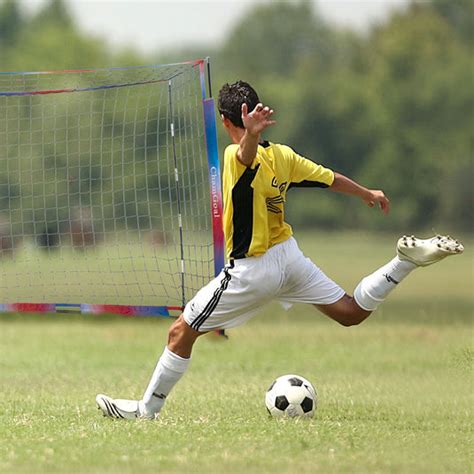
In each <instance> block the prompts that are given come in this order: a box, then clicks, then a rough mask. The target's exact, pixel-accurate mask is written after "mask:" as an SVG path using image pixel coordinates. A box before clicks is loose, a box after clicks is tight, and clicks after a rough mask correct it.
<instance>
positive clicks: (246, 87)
mask: <svg viewBox="0 0 474 474" xmlns="http://www.w3.org/2000/svg"><path fill="white" fill-rule="evenodd" d="M259 102H260V99H259V98H258V94H257V93H256V92H255V89H254V88H253V87H252V86H251V85H250V84H248V83H247V82H244V81H237V82H234V84H224V85H223V86H222V88H221V90H220V91H219V98H218V101H217V108H218V109H219V113H220V114H221V115H223V116H224V117H225V118H228V119H229V120H230V121H231V122H232V123H233V124H234V125H235V126H236V127H240V128H245V127H244V124H243V122H242V104H243V103H245V104H247V107H248V111H249V112H251V111H252V110H253V109H254V108H255V107H256V106H257V104H258V103H259Z"/></svg>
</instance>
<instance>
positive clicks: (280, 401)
mask: <svg viewBox="0 0 474 474" xmlns="http://www.w3.org/2000/svg"><path fill="white" fill-rule="evenodd" d="M289 404H290V402H289V401H288V400H287V399H286V397H285V395H278V397H276V398H275V406H276V407H277V408H278V409H279V410H281V411H285V410H286V409H287V408H288V406H289Z"/></svg>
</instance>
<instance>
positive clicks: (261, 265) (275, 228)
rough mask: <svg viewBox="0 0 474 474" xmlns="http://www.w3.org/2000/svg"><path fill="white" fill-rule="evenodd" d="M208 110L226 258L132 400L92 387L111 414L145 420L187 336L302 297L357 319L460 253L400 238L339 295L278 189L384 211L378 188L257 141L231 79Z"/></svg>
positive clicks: (177, 368) (185, 355)
mask: <svg viewBox="0 0 474 474" xmlns="http://www.w3.org/2000/svg"><path fill="white" fill-rule="evenodd" d="M218 108H219V112H220V114H221V118H222V122H223V125H224V127H225V129H226V131H227V133H228V135H229V137H230V139H231V140H232V142H233V144H231V145H229V146H228V147H227V149H226V150H225V155H224V168H223V193H224V232H225V238H226V250H227V258H228V259H229V263H228V264H227V265H226V266H225V268H224V269H223V270H222V272H221V273H220V275H219V276H218V277H217V278H215V279H214V280H212V281H211V282H210V283H209V284H208V285H206V286H205V287H204V288H202V289H201V290H200V291H199V292H198V293H197V294H196V296H195V297H194V298H193V299H192V300H191V301H190V302H189V303H188V304H187V305H186V307H185V309H184V312H183V314H182V315H181V316H180V317H179V318H178V319H177V321H175V322H174V323H173V324H172V326H171V328H170V330H169V337H168V345H167V346H166V347H165V349H164V352H163V354H162V355H161V357H160V359H159V361H158V363H157V366H156V368H155V371H154V372H153V375H152V378H151V380H150V382H149V385H148V387H147V389H146V391H145V393H144V395H143V398H142V399H141V400H123V399H113V398H110V397H108V396H106V395H97V398H96V401H97V404H98V406H99V408H100V410H102V412H103V414H104V415H105V416H109V417H112V418H126V419H134V418H149V419H153V418H155V417H156V416H157V415H158V413H159V412H160V410H161V408H162V406H163V404H164V402H165V399H166V397H167V396H168V394H169V393H170V391H171V389H172V388H173V386H174V385H175V384H176V383H177V382H178V380H179V379H180V378H181V377H182V375H183V374H184V372H185V371H186V369H187V367H188V364H189V361H190V357H191V351H192V347H193V344H194V342H195V341H196V339H197V338H198V337H199V336H201V335H202V334H205V333H207V332H209V331H213V330H215V329H228V328H232V327H235V326H238V325H240V324H242V323H243V322H245V321H246V320H248V319H249V318H251V317H252V316H253V315H254V314H255V313H256V312H257V311H258V310H259V309H260V308H261V307H262V306H263V305H265V304H266V303H268V302H269V301H271V300H277V301H279V302H280V303H281V304H282V305H283V306H286V307H290V306H291V305H292V304H293V303H309V304H312V305H314V306H315V307H316V308H317V309H319V310H320V311H321V312H322V313H324V314H326V315H327V316H329V317H330V318H332V319H334V320H335V321H337V322H338V323H340V324H342V325H344V326H352V325H355V324H359V323H361V322H362V321H363V320H364V319H366V318H367V317H368V316H369V315H370V314H371V312H372V311H374V310H375V309H376V308H377V306H378V305H379V304H380V303H382V302H383V301H384V299H385V298H386V297H387V296H388V294H389V293H390V292H391V291H392V290H393V289H394V288H395V287H396V286H397V285H398V283H399V282H400V281H402V280H403V279H404V278H405V277H406V276H408V275H409V273H410V272H411V271H413V270H414V269H415V268H417V267H420V266H427V265H430V264H432V263H435V262H438V261H439V260H441V259H443V258H445V257H447V256H449V255H454V254H456V253H460V252H462V251H463V247H462V245H461V244H460V243H459V242H457V241H455V240H453V239H451V238H450V237H449V236H448V237H443V236H436V237H433V238H431V239H427V240H420V239H417V238H415V237H413V236H412V237H402V238H401V239H400V240H399V241H398V244H397V255H396V256H395V258H393V259H392V260H390V261H389V262H388V263H387V264H386V265H384V266H383V267H381V268H379V269H378V270H376V271H375V272H374V273H372V274H371V275H368V276H366V277H365V278H363V279H362V280H361V282H360V283H359V284H358V285H357V287H356V288H355V290H354V296H353V297H352V296H349V295H347V294H346V293H345V292H344V290H342V289H341V288H340V287H339V285H337V284H336V283H335V282H333V281H332V280H331V279H329V278H328V277H327V276H326V275H325V274H324V273H323V272H322V271H321V270H320V269H319V268H318V267H317V266H316V265H315V264H314V263H313V262H312V261H311V260H310V259H309V258H306V257H304V255H303V254H302V252H301V251H300V249H299V248H298V245H297V243H296V240H295V239H294V238H293V237H292V230H291V227H290V226H289V225H288V224H286V223H285V222H284V202H285V199H286V192H287V190H288V189H289V188H291V187H318V188H328V189H330V190H332V191H336V192H341V193H345V194H350V195H352V196H355V197H359V198H360V199H362V201H363V202H364V203H365V204H367V205H368V206H370V207H374V206H378V207H380V209H381V210H382V212H384V213H385V214H388V212H389V200H388V199H387V197H386V196H385V194H384V193H383V191H380V190H374V189H367V188H365V187H363V186H361V185H359V184H357V183H355V182H354V181H352V180H350V179H349V178H347V177H345V176H343V175H342V174H339V173H336V172H333V171H331V170H329V169H327V168H324V167H323V166H321V165H317V164H315V163H313V162H312V161H310V160H307V159H305V158H303V157H301V156H299V155H298V154H296V153H295V152H294V151H293V150H292V149H291V148H290V147H287V146H284V145H277V144H273V143H269V142H267V141H262V139H261V133H262V132H263V131H264V130H265V129H266V128H267V127H269V126H271V125H273V124H274V123H275V122H274V121H273V120H272V116H273V110H271V109H270V108H269V107H266V106H264V105H263V104H262V103H260V100H259V98H258V96H257V93H256V92H255V91H254V89H253V88H252V87H251V86H250V85H249V84H247V83H245V82H242V81H239V82H236V83H235V84H232V85H228V84H226V85H224V86H223V87H222V89H221V90H220V92H219V101H218Z"/></svg>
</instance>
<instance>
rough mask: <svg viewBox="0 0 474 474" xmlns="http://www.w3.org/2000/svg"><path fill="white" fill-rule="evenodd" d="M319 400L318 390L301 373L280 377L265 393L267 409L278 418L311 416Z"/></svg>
mask: <svg viewBox="0 0 474 474" xmlns="http://www.w3.org/2000/svg"><path fill="white" fill-rule="evenodd" d="M317 402H318V399H317V395H316V390H315V389H314V387H313V386H312V385H311V383H310V382H309V381H308V380H306V379H305V378H304V377H301V376H300V375H282V376H281V377H278V378H277V379H276V380H275V381H274V382H273V383H272V384H271V385H270V387H269V389H268V390H267V393H266V394H265V405H266V406H267V410H268V412H269V413H270V414H271V415H272V416H274V417H277V418H281V417H291V418H293V417H296V416H302V417H306V418H311V417H312V416H314V412H315V411H316V406H317Z"/></svg>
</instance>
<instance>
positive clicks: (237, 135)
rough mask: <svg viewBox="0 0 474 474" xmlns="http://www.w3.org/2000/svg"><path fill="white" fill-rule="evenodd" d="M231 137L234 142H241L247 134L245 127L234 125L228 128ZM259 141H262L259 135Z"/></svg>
mask: <svg viewBox="0 0 474 474" xmlns="http://www.w3.org/2000/svg"><path fill="white" fill-rule="evenodd" d="M228 132H229V136H230V139H231V140H232V143H235V144H237V145H238V144H240V142H241V141H242V138H243V136H244V135H245V129H243V128H239V127H233V128H232V129H228ZM258 142H259V143H260V142H261V136H260V135H259V136H258Z"/></svg>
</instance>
